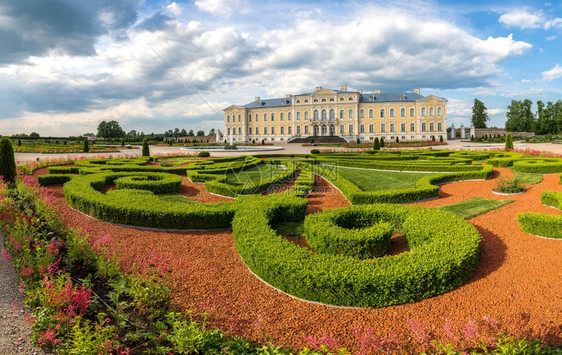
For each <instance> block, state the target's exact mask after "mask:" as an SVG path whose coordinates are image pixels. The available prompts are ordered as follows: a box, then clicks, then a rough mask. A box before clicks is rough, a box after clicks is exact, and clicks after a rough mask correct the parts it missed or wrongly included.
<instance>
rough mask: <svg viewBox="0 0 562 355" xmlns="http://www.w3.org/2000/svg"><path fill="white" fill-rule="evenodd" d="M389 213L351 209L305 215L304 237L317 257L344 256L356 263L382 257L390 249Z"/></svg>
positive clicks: (392, 227)
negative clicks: (319, 255)
mask: <svg viewBox="0 0 562 355" xmlns="http://www.w3.org/2000/svg"><path fill="white" fill-rule="evenodd" d="M383 219H384V220H389V219H390V220H392V219H393V215H392V213H384V212H382V213H381V211H372V210H366V209H365V208H359V209H358V208H357V206H353V207H350V208H345V209H335V210H326V211H324V212H321V213H316V214H311V215H308V216H307V217H306V218H305V220H304V235H305V237H306V241H307V242H308V245H309V246H310V247H311V248H312V249H314V250H316V251H317V252H319V253H324V254H333V255H347V256H352V257H356V258H359V259H370V258H374V257H377V256H381V255H383V254H384V253H386V252H387V251H388V250H389V249H390V238H391V237H392V232H393V230H394V224H396V223H388V222H385V221H383Z"/></svg>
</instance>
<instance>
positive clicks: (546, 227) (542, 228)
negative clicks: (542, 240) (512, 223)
mask: <svg viewBox="0 0 562 355" xmlns="http://www.w3.org/2000/svg"><path fill="white" fill-rule="evenodd" d="M517 221H518V222H519V224H520V225H521V229H522V230H523V231H524V232H527V233H530V234H534V235H539V236H541V237H546V238H556V239H560V238H562V217H561V216H559V215H549V214H540V213H522V214H520V215H518V216H517Z"/></svg>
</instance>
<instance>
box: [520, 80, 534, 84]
mask: <svg viewBox="0 0 562 355" xmlns="http://www.w3.org/2000/svg"><path fill="white" fill-rule="evenodd" d="M532 82H533V81H532V80H530V79H521V83H522V84H530V83H532Z"/></svg>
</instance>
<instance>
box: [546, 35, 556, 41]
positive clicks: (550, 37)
mask: <svg viewBox="0 0 562 355" xmlns="http://www.w3.org/2000/svg"><path fill="white" fill-rule="evenodd" d="M553 39H556V36H548V37H546V40H547V41H552V40H553Z"/></svg>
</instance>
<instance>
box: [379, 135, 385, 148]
mask: <svg viewBox="0 0 562 355" xmlns="http://www.w3.org/2000/svg"><path fill="white" fill-rule="evenodd" d="M380 144H381V148H384V137H381V140H380Z"/></svg>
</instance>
